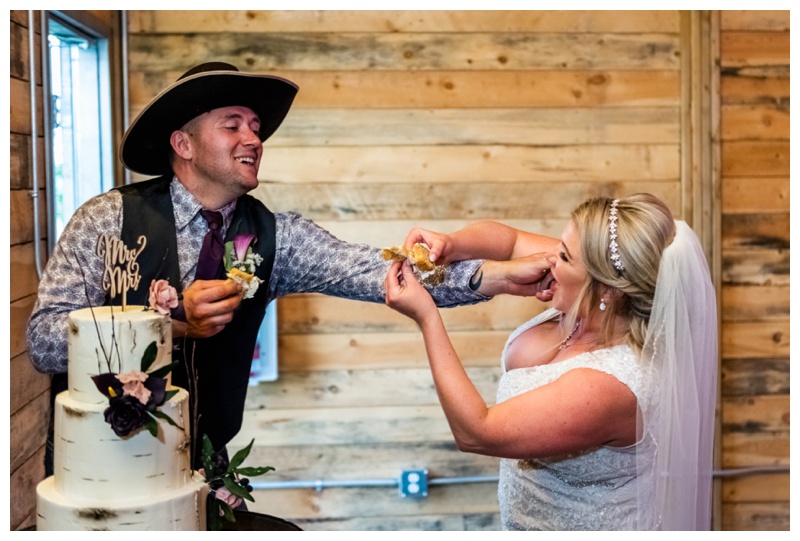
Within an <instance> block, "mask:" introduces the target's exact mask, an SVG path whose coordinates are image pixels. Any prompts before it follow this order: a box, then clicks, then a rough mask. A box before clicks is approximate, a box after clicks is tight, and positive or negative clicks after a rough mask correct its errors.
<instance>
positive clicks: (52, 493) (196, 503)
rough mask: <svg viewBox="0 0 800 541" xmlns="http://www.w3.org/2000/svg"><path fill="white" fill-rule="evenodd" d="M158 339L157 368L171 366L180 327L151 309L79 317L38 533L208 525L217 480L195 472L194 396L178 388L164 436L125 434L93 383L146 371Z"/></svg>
mask: <svg viewBox="0 0 800 541" xmlns="http://www.w3.org/2000/svg"><path fill="white" fill-rule="evenodd" d="M112 335H113V336H112ZM100 337H102V339H101V338H100ZM153 344H155V348H156V352H155V360H154V362H153V363H152V365H151V368H150V369H149V370H148V371H149V372H152V371H155V370H157V369H158V368H160V367H164V366H168V365H169V364H170V363H171V362H172V326H171V322H170V318H169V317H168V316H164V315H161V314H159V313H158V312H155V311H153V310H145V309H144V307H143V306H128V307H126V310H125V311H124V312H123V311H122V309H121V307H118V306H115V307H109V306H104V307H98V308H85V309H83V310H77V311H74V312H72V313H70V315H69V370H68V380H69V387H68V390H67V391H64V392H63V393H60V394H59V395H58V396H57V397H56V402H55V412H54V413H55V436H54V472H53V476H51V477H48V478H47V479H45V480H44V481H42V482H41V483H39V485H38V487H37V490H36V492H37V521H36V526H37V530H205V529H206V495H207V494H208V485H207V484H206V483H205V480H204V479H203V478H202V476H200V475H199V474H197V473H196V472H193V471H192V469H191V457H190V453H191V442H190V429H191V426H192V420H191V418H190V415H189V394H188V392H187V391H186V390H184V389H179V388H177V387H173V388H171V389H172V390H176V391H177V393H176V394H174V396H172V398H170V399H169V400H167V401H166V402H165V403H164V404H163V405H161V406H159V407H158V411H160V412H161V413H163V414H165V415H166V416H168V417H169V418H170V419H171V420H172V421H173V422H172V423H170V422H168V421H166V420H164V419H161V418H159V419H158V420H157V433H156V436H155V437H154V436H153V435H152V434H151V433H150V431H149V430H147V429H144V428H141V429H138V430H135V431H132V432H131V433H129V434H127V435H126V436H124V437H120V436H118V435H117V434H116V433H115V431H114V430H113V429H112V427H111V425H110V424H109V423H108V422H107V421H106V418H105V415H104V412H105V411H106V409H107V408H109V399H108V398H107V397H106V396H104V395H103V394H102V393H100V392H99V391H98V389H97V387H96V385H95V383H94V381H92V377H93V376H97V375H99V374H104V373H109V372H111V373H116V374H123V373H127V372H130V371H132V370H139V368H140V365H141V361H142V357H143V356H144V355H145V352H146V351H147V350H148V347H149V348H150V351H149V352H148V353H152V351H153V350H152V348H153ZM176 425H177V426H176Z"/></svg>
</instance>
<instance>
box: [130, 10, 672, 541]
mask: <svg viewBox="0 0 800 541" xmlns="http://www.w3.org/2000/svg"><path fill="white" fill-rule="evenodd" d="M129 32H130V35H129V36H130V39H129V61H130V97H131V114H132V116H133V115H135V114H136V113H137V112H138V111H139V110H141V108H142V107H143V106H144V104H146V102H147V101H148V100H149V99H150V98H151V97H152V96H154V95H155V94H156V93H157V92H158V91H159V90H160V89H161V88H163V87H165V86H167V85H168V84H170V83H171V82H173V81H174V80H176V79H177V77H178V76H180V74H181V73H183V72H184V71H185V70H186V69H188V68H189V67H191V66H192V65H195V64H197V63H200V62H203V61H207V60H221V61H227V62H231V63H233V64H235V65H237V66H239V67H240V68H241V69H244V70H249V71H255V72H262V73H271V74H275V75H279V76H282V77H286V78H288V79H290V80H292V81H295V82H296V83H298V84H299V86H300V92H299V94H298V97H297V101H296V105H295V107H294V108H293V110H292V111H291V112H290V113H289V116H288V118H287V119H286V122H285V123H284V125H283V126H282V127H281V128H280V130H279V131H278V133H277V134H276V136H275V137H273V138H272V139H270V140H269V141H268V142H267V144H266V148H265V154H264V159H263V161H262V167H261V171H260V174H259V176H260V179H261V181H262V182H261V186H260V187H259V188H258V189H257V191H256V195H257V196H258V197H259V198H261V199H262V200H263V201H265V202H266V203H267V205H268V206H269V207H270V208H272V209H273V210H275V211H283V210H297V211H300V212H301V213H302V214H304V215H305V216H306V217H308V218H312V219H314V220H316V221H318V222H319V223H320V224H321V225H323V226H324V227H326V228H328V229H329V230H331V231H332V232H334V234H336V235H337V236H339V237H341V238H345V239H347V240H351V241H354V242H366V243H370V244H373V245H377V246H387V245H392V244H397V243H400V242H401V241H402V239H403V238H404V236H405V233H406V232H407V231H408V229H409V227H411V226H412V225H415V224H420V225H424V226H427V227H431V228H434V229H438V230H444V231H451V230H453V229H455V228H458V227H460V226H461V225H463V224H465V223H467V222H469V221H473V220H476V219H483V218H489V219H498V220H503V221H505V222H507V223H509V224H512V225H516V226H519V227H524V228H528V229H530V230H534V231H540V232H544V233H548V234H553V235H560V231H561V229H562V227H563V226H564V224H565V221H566V219H567V217H568V215H569V211H570V210H571V209H572V208H573V207H574V206H576V205H577V204H578V203H579V202H581V201H583V200H584V199H585V198H587V197H588V196H593V195H601V194H609V195H610V194H615V193H629V192H634V191H650V192H654V193H656V194H657V195H659V196H661V197H662V198H664V199H665V200H666V201H667V202H668V203H669V204H670V205H671V206H672V208H673V210H674V211H675V212H676V213H677V214H680V208H679V205H680V193H681V192H680V146H679V144H680V105H681V104H680V96H681V89H680V82H681V74H680V54H681V51H680V50H679V47H680V15H679V13H678V12H675V11H653V12H651V11H646V12H624V13H620V12H604V11H582V12H548V11H541V12H485V11H484V12H466V11H465V12H437V11H431V12H428V11H425V12H385V11H384V12H369V11H359V12H314V11H305V12H287V11H281V12H265V11H215V12H213V13H211V12H191V11H190V12H186V11H179V12H172V11H131V12H129ZM278 309H279V326H280V341H279V357H280V377H279V379H278V381H277V382H274V383H264V384H261V385H259V386H258V387H254V388H252V389H251V393H250V395H249V396H248V402H247V414H246V419H245V426H244V428H243V430H242V432H241V434H240V436H239V437H238V438H237V440H236V442H235V443H234V444H233V446H232V447H234V448H236V447H238V446H240V445H244V444H246V443H247V442H249V440H250V438H253V437H255V441H256V448H255V450H254V451H253V453H252V457H253V458H252V463H253V464H269V465H272V466H274V467H276V468H277V471H276V472H274V473H270V474H268V475H266V476H265V477H264V478H263V480H264V481H277V480H294V479H298V480H317V479H326V480H327V479H340V480H347V479H373V478H378V479H386V478H396V477H397V476H398V474H399V472H400V470H401V469H402V468H408V467H427V468H428V470H429V472H430V475H431V476H432V477H452V476H472V475H496V474H497V461H496V460H495V459H492V458H485V457H479V456H475V455H468V454H464V453H460V452H458V451H457V450H456V449H455V447H454V445H453V442H452V436H451V435H450V433H449V431H448V428H447V424H446V422H445V419H444V416H443V415H442V413H441V410H440V408H439V405H438V402H437V398H436V395H435V392H434V390H433V387H432V382H431V378H430V374H429V372H428V369H427V362H426V358H425V354H424V349H423V346H422V343H421V341H420V337H419V334H418V332H417V330H416V329H415V327H414V326H413V324H411V323H410V321H408V320H405V319H404V318H402V317H400V316H398V315H396V314H394V313H393V312H391V311H390V310H389V309H387V308H386V307H384V306H378V305H364V304H358V303H355V302H352V301H345V300H339V299H332V298H325V297H322V296H317V295H298V296H294V297H290V298H285V299H281V300H280V301H279V303H278ZM541 309H542V306H541V305H539V304H538V303H537V302H536V301H531V300H524V299H495V300H493V301H492V302H490V303H487V304H484V305H481V306H476V307H468V308H460V309H454V310H449V311H446V314H445V315H446V320H447V325H448V327H449V329H450V330H451V331H452V337H453V340H454V342H455V344H456V347H457V349H458V351H459V352H460V353H461V355H462V357H463V360H464V362H465V364H466V365H467V366H468V367H469V370H470V373H471V374H472V375H473V377H474V378H475V380H476V381H477V384H478V386H479V388H480V389H481V392H482V393H483V394H484V396H485V397H486V399H487V401H490V402H491V401H493V397H494V392H495V387H496V381H497V378H498V376H499V369H498V360H499V355H500V351H501V348H502V346H503V344H504V342H505V338H506V337H507V335H508V334H509V332H510V331H511V330H512V329H513V328H515V327H516V326H517V325H518V324H519V323H521V322H523V321H524V320H526V319H528V318H530V317H531V316H532V315H534V314H536V313H538V312H539V311H540V310H541ZM255 496H256V500H257V502H256V504H255V505H253V506H252V507H253V508H254V509H256V510H259V511H263V512H267V513H271V514H274V515H278V516H281V517H285V518H288V519H290V520H293V521H295V522H297V523H298V524H300V525H301V526H302V527H304V528H306V529H309V530H370V529H372V530H378V529H429V530H482V529H485V530H491V529H496V528H498V518H497V496H496V484H495V483H474V484H466V485H450V486H435V487H432V488H431V489H430V491H429V496H428V498H427V499H424V500H416V501H415V500H411V499H402V498H400V497H398V495H397V490H396V489H393V488H327V489H324V490H322V491H316V490H314V489H280V490H264V491H259V492H258V493H257V494H255Z"/></svg>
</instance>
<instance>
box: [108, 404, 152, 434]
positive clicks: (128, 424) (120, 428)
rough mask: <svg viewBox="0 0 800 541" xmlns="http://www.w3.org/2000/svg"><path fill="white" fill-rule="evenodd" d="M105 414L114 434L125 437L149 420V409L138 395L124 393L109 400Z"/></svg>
mask: <svg viewBox="0 0 800 541" xmlns="http://www.w3.org/2000/svg"><path fill="white" fill-rule="evenodd" d="M103 416H104V417H105V420H106V422H107V423H108V424H110V425H111V429H112V430H114V434H116V435H117V436H119V437H120V438H124V437H125V436H127V435H128V434H130V433H131V432H134V431H136V430H139V429H140V428H141V427H142V426H144V424H145V422H146V420H147V411H146V410H145V409H144V408H143V407H142V404H141V403H140V402H139V401H138V400H137V399H136V397H133V396H129V395H123V396H115V397H113V398H111V399H110V400H109V401H108V407H107V408H106V410H105V411H104V412H103Z"/></svg>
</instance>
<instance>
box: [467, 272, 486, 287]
mask: <svg viewBox="0 0 800 541" xmlns="http://www.w3.org/2000/svg"><path fill="white" fill-rule="evenodd" d="M482 281H483V269H478V272H477V273H476V274H473V275H472V278H470V279H469V288H470V289H471V290H472V291H478V288H479V287H481V282H482Z"/></svg>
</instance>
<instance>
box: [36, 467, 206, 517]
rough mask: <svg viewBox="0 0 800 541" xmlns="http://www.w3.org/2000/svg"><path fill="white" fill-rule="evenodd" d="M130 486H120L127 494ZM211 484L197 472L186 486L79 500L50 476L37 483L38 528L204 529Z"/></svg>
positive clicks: (119, 488)
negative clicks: (131, 497)
mask: <svg viewBox="0 0 800 541" xmlns="http://www.w3.org/2000/svg"><path fill="white" fill-rule="evenodd" d="M126 489H127V487H126V486H125V485H124V484H123V485H120V486H118V487H117V492H118V494H122V495H124V494H125V492H126ZM207 494H208V485H207V484H206V483H205V482H204V481H203V479H202V477H200V476H199V475H195V477H194V478H193V479H192V480H191V482H190V483H188V484H186V485H185V486H184V487H182V488H180V489H176V490H171V491H168V492H154V493H152V494H150V495H148V496H147V497H144V498H140V499H139V500H125V501H120V500H119V499H118V498H111V499H106V500H100V499H98V500H97V501H94V502H89V503H86V502H78V501H76V500H74V499H71V498H68V497H66V496H64V495H63V494H61V493H60V492H59V491H58V490H56V488H55V480H54V478H53V477H48V478H47V479H45V480H44V481H42V482H41V483H39V485H38V486H37V487H36V504H37V507H36V513H37V520H36V529H37V530H38V531H56V530H58V531H65V530H161V531H163V530H201V531H202V530H205V529H206V496H207Z"/></svg>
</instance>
